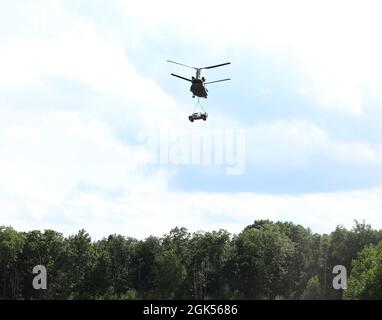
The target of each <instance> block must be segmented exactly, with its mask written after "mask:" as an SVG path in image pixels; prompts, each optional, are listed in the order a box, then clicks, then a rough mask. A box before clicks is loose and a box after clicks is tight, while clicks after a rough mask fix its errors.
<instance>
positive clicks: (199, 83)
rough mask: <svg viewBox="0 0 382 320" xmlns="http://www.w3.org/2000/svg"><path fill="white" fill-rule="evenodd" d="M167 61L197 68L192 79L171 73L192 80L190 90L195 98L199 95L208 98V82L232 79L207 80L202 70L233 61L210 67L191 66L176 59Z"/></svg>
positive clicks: (218, 65)
mask: <svg viewBox="0 0 382 320" xmlns="http://www.w3.org/2000/svg"><path fill="white" fill-rule="evenodd" d="M167 62H171V63H175V64H178V65H181V66H184V67H188V68H192V69H195V70H196V75H195V77H192V78H191V79H187V78H185V77H181V76H178V75H177V74H174V73H171V75H172V76H174V77H177V78H180V79H183V80H186V81H189V82H191V87H190V91H191V92H192V97H193V98H195V96H197V97H199V98H206V99H207V96H208V90H207V88H206V84H210V83H215V82H222V81H228V80H231V78H227V79H221V80H215V81H210V82H205V81H206V79H205V78H204V77H201V71H202V70H204V69H212V68H217V67H222V66H225V65H227V64H231V62H226V63H222V64H217V65H214V66H209V67H203V68H196V67H191V66H188V65H185V64H183V63H179V62H175V61H171V60H167Z"/></svg>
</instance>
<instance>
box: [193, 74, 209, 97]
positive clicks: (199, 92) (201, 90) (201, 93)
mask: <svg viewBox="0 0 382 320" xmlns="http://www.w3.org/2000/svg"><path fill="white" fill-rule="evenodd" d="M190 91H191V92H192V95H193V97H194V96H197V97H200V98H206V99H207V95H208V94H207V92H208V90H207V88H206V87H205V85H204V83H203V80H201V79H195V78H194V79H192V84H191V87H190Z"/></svg>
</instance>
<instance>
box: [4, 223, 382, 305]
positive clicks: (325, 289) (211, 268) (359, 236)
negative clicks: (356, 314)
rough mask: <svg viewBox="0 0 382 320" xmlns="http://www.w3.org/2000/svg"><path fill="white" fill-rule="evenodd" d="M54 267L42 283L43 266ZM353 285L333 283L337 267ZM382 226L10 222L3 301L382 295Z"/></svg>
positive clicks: (289, 297) (6, 245) (316, 297)
mask: <svg viewBox="0 0 382 320" xmlns="http://www.w3.org/2000/svg"><path fill="white" fill-rule="evenodd" d="M36 265H43V266H45V267H46V270H47V289H46V290H35V289H34V288H33V286H32V281H33V278H34V277H35V275H34V274H33V273H32V270H33V268H34V266H36ZM336 265H343V266H344V267H345V268H346V270H347V276H348V280H347V289H346V290H336V289H334V288H333V284H332V281H333V278H334V276H335V275H334V274H333V267H334V266H336ZM381 298H382V231H381V230H374V229H372V228H371V226H370V225H367V224H366V223H364V222H363V223H359V222H357V221H356V222H355V226H354V227H353V228H352V229H351V230H347V229H346V228H344V227H342V226H338V227H337V228H336V229H335V230H334V231H333V232H331V233H330V234H323V235H320V234H316V233H312V232H311V230H310V229H308V228H304V227H303V226H301V225H296V224H293V223H290V222H272V221H269V220H257V221H255V222H254V223H253V224H252V225H249V226H247V227H246V228H244V230H243V231H242V232H241V233H239V234H237V235H231V234H230V233H228V232H227V231H225V230H219V231H212V232H195V233H190V232H189V231H188V230H187V229H185V228H178V227H177V228H174V229H172V230H171V231H170V232H169V233H168V234H165V235H164V236H162V237H155V236H150V237H148V238H146V239H144V240H137V239H134V238H130V237H125V236H122V235H117V234H114V235H110V236H109V237H107V238H104V239H102V240H99V241H92V239H91V237H90V235H89V234H88V233H87V232H86V231H85V230H80V231H79V232H78V233H77V234H75V235H71V236H69V237H64V236H63V235H62V234H61V233H59V232H56V231H53V230H45V231H43V232H42V231H30V232H18V231H16V230H14V229H13V228H12V227H0V299H381Z"/></svg>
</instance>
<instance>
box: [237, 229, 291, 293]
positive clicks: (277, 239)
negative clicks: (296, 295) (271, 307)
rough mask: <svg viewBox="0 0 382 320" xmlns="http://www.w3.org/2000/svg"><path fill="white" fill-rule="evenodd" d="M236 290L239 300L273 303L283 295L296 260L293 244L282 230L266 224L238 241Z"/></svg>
mask: <svg viewBox="0 0 382 320" xmlns="http://www.w3.org/2000/svg"><path fill="white" fill-rule="evenodd" d="M234 242H235V246H236V254H235V255H234V256H233V259H234V260H235V261H236V268H237V269H236V271H235V272H234V283H235V284H234V286H235V287H236V291H237V292H238V298H244V299H274V298H275V297H276V296H278V295H284V292H285V287H287V284H286V282H287V277H286V275H287V271H288V262H289V260H290V259H291V257H293V254H294V246H293V243H292V241H291V240H290V239H289V238H288V237H287V236H286V235H285V234H283V233H282V231H281V230H280V227H279V226H277V225H274V224H271V223H264V224H261V225H260V226H258V227H254V228H246V229H245V230H244V231H243V232H242V233H241V234H239V235H238V236H237V237H236V238H235V239H234Z"/></svg>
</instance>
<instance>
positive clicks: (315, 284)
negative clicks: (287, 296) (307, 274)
mask: <svg viewBox="0 0 382 320" xmlns="http://www.w3.org/2000/svg"><path fill="white" fill-rule="evenodd" d="M321 298H322V290H321V286H320V280H319V279H318V277H317V276H314V277H312V278H310V279H309V281H308V283H307V284H306V288H305V290H304V292H303V293H302V295H301V299H302V300H319V299H321Z"/></svg>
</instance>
